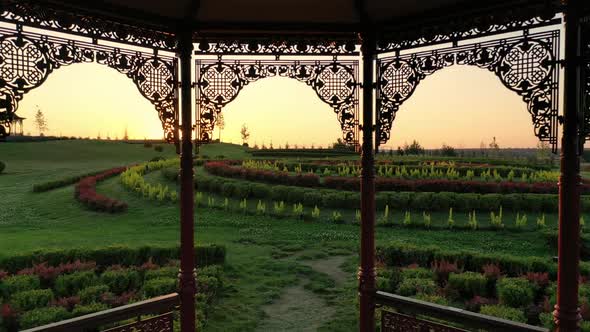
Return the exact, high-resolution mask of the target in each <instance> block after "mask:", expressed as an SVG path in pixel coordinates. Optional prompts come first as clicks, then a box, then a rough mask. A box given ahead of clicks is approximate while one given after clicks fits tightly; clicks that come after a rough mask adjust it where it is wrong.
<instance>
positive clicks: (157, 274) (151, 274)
mask: <svg viewBox="0 0 590 332" xmlns="http://www.w3.org/2000/svg"><path fill="white" fill-rule="evenodd" d="M177 275H178V267H176V266H166V267H163V268H159V269H156V270H150V271H146V272H145V274H144V279H145V280H152V279H158V278H176V276H177Z"/></svg>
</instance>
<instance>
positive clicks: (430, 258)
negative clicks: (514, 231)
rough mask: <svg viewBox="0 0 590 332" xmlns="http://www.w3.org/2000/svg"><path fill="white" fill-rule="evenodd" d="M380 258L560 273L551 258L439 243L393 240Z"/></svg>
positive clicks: (514, 271) (395, 263)
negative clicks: (453, 247)
mask: <svg viewBox="0 0 590 332" xmlns="http://www.w3.org/2000/svg"><path fill="white" fill-rule="evenodd" d="M377 257H378V259H379V260H380V261H381V262H383V263H385V264H386V265H387V266H390V267H394V266H407V265H409V264H413V263H416V264H418V265H419V266H421V267H427V268H429V267H431V266H432V263H433V262H434V261H435V260H437V261H441V260H446V261H448V262H456V263H457V265H458V266H461V267H462V268H463V269H464V270H465V271H476V272H480V271H481V269H482V267H483V266H484V265H486V264H496V265H498V266H499V267H500V270H501V271H502V273H504V274H506V275H509V276H519V275H522V274H523V273H526V272H548V273H549V276H550V277H551V278H553V279H554V278H555V277H556V274H557V272H556V271H557V265H556V264H555V263H554V262H552V261H551V259H550V258H540V257H515V256H510V255H501V254H482V253H479V252H474V251H465V250H452V251H451V250H443V249H441V248H439V247H436V246H415V245H411V244H406V243H391V244H389V245H387V246H379V247H377ZM580 270H581V274H582V275H586V274H588V273H589V272H590V266H589V264H587V263H584V262H582V263H581V264H580Z"/></svg>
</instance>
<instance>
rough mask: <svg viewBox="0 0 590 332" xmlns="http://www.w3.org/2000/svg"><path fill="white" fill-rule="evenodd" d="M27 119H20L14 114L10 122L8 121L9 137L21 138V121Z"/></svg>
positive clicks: (22, 133) (22, 132) (22, 131)
mask: <svg viewBox="0 0 590 332" xmlns="http://www.w3.org/2000/svg"><path fill="white" fill-rule="evenodd" d="M26 119H27V118H21V117H20V116H18V115H16V114H14V115H13V118H12V121H10V135H12V136H23V135H24V130H23V120H26Z"/></svg>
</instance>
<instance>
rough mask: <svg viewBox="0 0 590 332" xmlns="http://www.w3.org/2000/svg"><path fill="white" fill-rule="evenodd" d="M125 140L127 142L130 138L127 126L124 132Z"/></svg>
mask: <svg viewBox="0 0 590 332" xmlns="http://www.w3.org/2000/svg"><path fill="white" fill-rule="evenodd" d="M123 140H124V141H125V142H127V141H128V140H129V132H128V131H127V127H125V132H124V133H123Z"/></svg>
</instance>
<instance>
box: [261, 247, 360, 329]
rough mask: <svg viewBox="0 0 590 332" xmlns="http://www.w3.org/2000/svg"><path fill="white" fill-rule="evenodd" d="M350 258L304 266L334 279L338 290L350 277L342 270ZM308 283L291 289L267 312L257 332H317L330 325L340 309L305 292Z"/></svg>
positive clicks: (301, 281)
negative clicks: (327, 324) (341, 266)
mask: <svg viewBox="0 0 590 332" xmlns="http://www.w3.org/2000/svg"><path fill="white" fill-rule="evenodd" d="M346 258H347V257H344V256H335V257H329V258H326V259H321V260H314V261H306V262H303V264H305V265H307V266H309V267H311V268H312V269H314V270H315V271H317V272H321V273H325V274H327V275H328V276H330V277H331V278H332V279H333V280H334V281H335V282H336V286H337V287H338V286H340V285H342V284H343V283H344V282H345V281H346V279H347V278H349V277H350V276H349V275H348V273H346V272H344V271H342V269H340V265H342V263H344V261H345V260H346ZM306 282H307V280H305V279H303V280H300V281H299V284H297V285H294V286H291V287H288V288H286V289H285V290H284V292H283V294H281V297H280V298H279V299H277V300H276V301H274V302H273V303H271V304H269V305H267V306H265V307H264V308H263V310H264V312H265V314H266V317H267V318H266V319H265V320H264V321H262V322H261V324H260V325H259V326H258V327H257V329H256V331H261V332H262V331H264V332H267V331H273V332H274V331H277V332H278V331H316V330H317V329H318V328H319V327H320V326H322V324H323V323H325V322H327V321H329V320H330V319H331V318H332V316H333V315H334V314H335V312H336V309H335V308H333V307H330V306H328V305H326V302H325V301H324V300H323V299H322V298H321V297H320V296H319V295H317V294H314V293H313V292H311V291H309V290H307V289H305V288H304V285H305V283H306Z"/></svg>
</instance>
